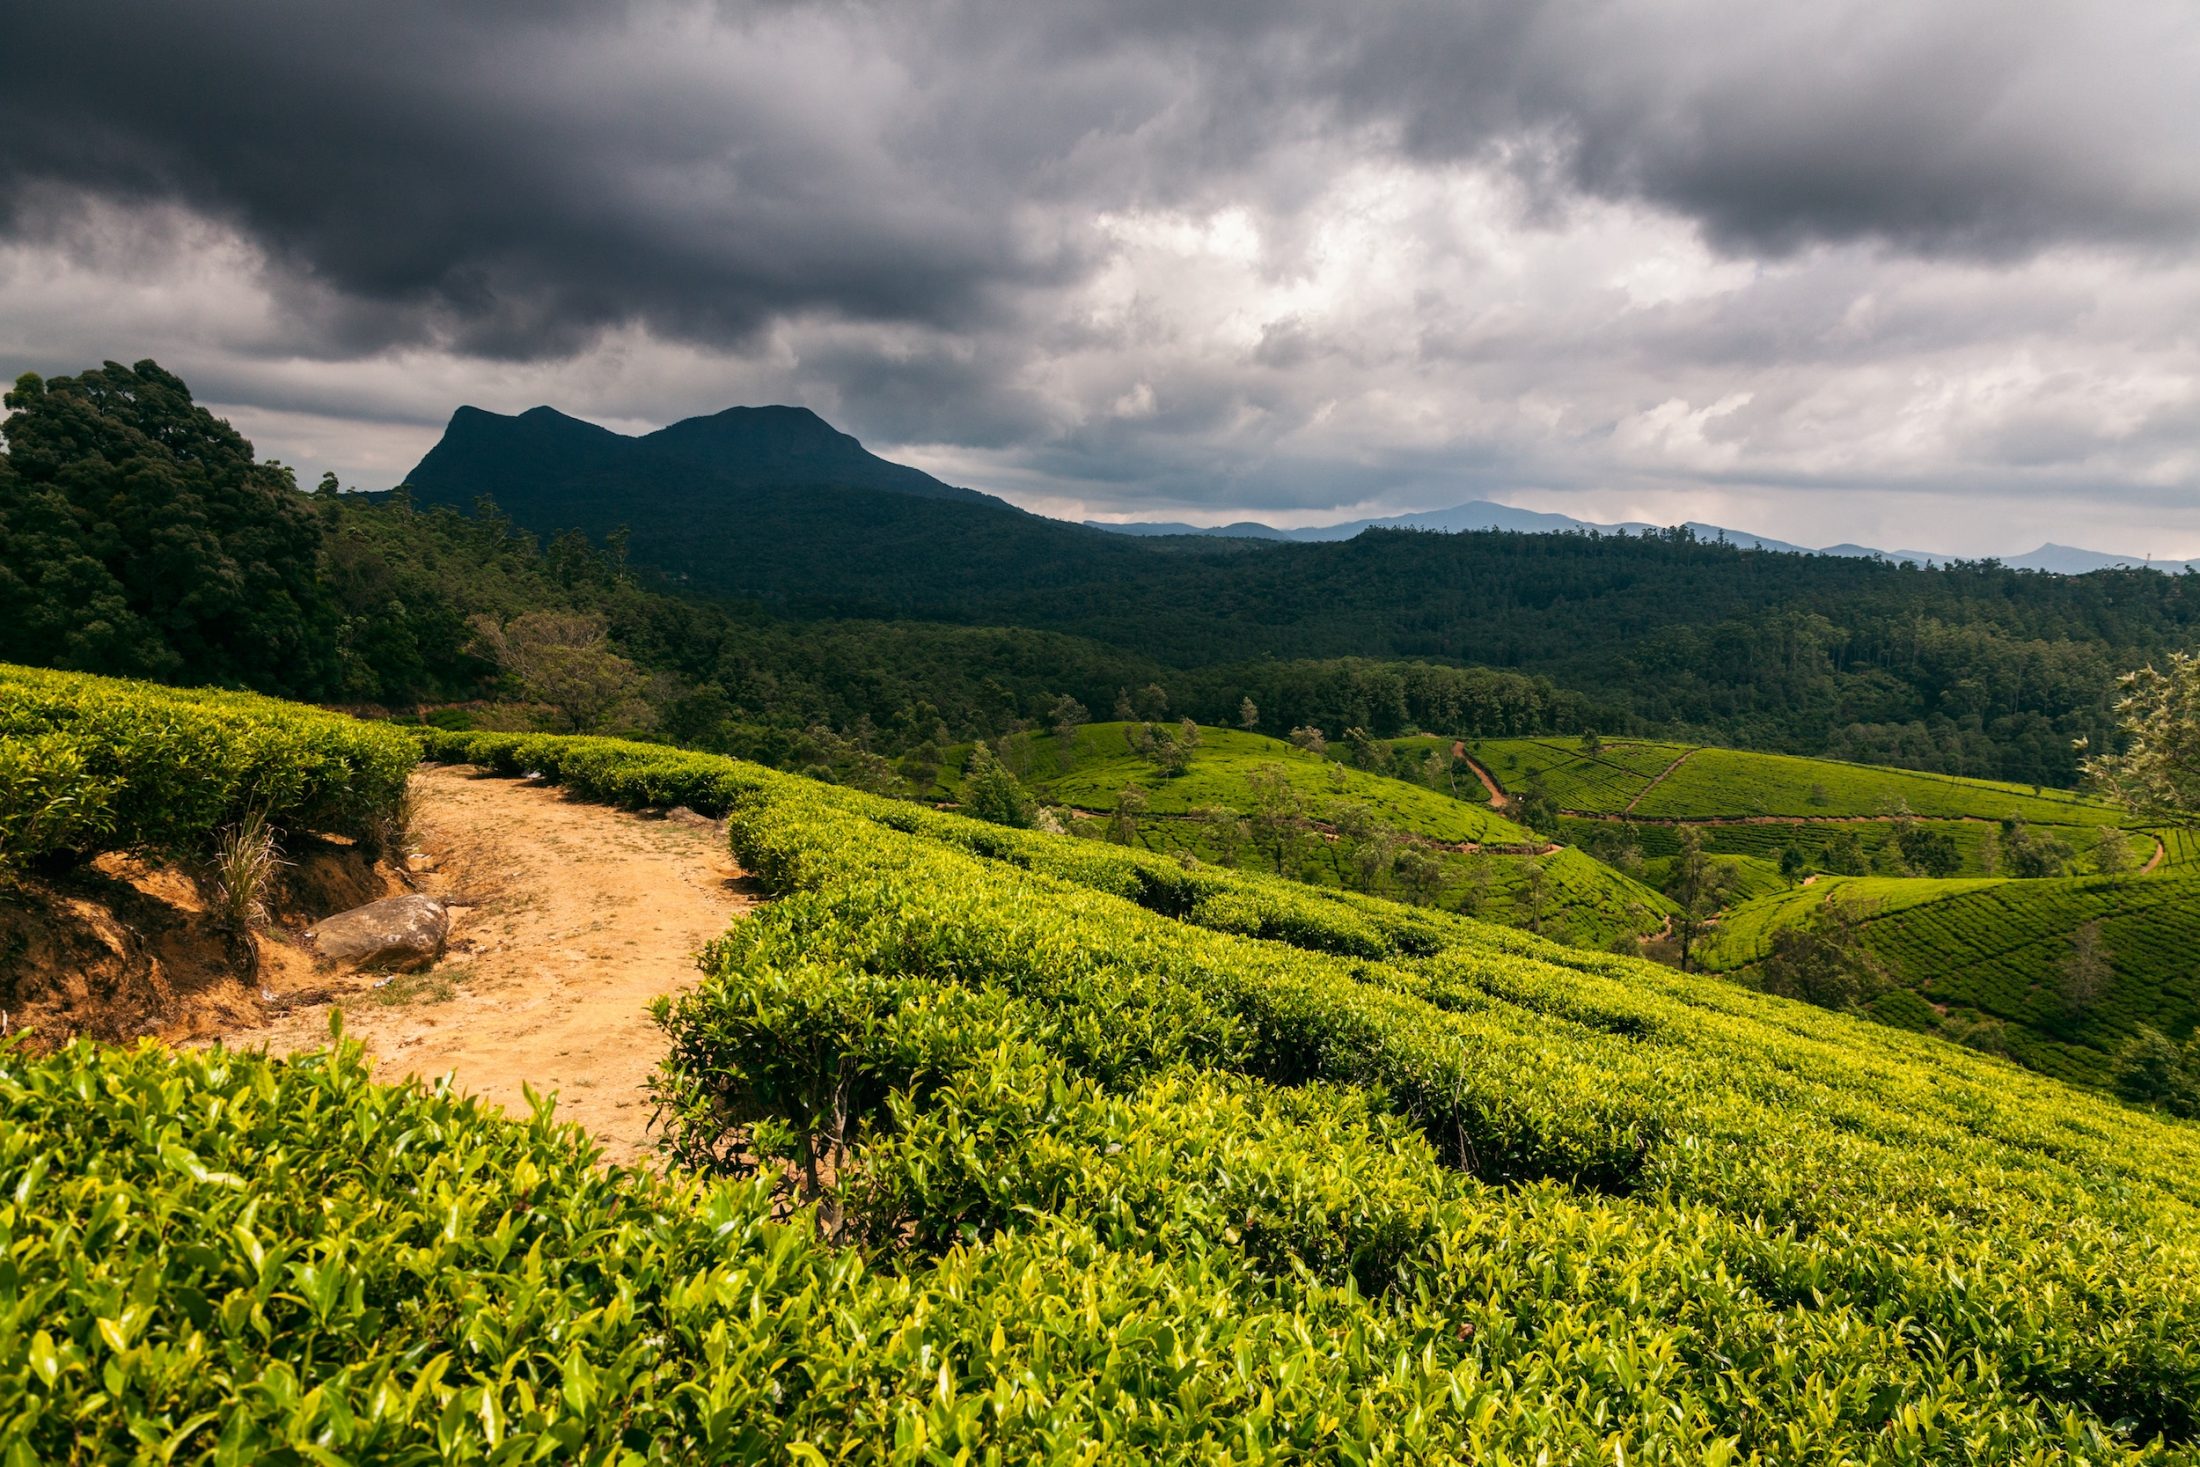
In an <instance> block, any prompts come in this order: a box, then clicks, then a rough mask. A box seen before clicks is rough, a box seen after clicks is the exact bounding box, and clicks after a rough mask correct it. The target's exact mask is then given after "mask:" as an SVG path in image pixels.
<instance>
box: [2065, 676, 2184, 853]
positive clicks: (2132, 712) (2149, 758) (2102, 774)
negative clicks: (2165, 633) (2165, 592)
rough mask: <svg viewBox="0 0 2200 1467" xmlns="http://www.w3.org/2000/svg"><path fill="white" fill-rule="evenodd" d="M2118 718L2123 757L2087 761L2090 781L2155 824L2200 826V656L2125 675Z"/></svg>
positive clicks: (2121, 688)
mask: <svg viewBox="0 0 2200 1467" xmlns="http://www.w3.org/2000/svg"><path fill="white" fill-rule="evenodd" d="M2119 687H2120V691H2121V696H2120V697H2119V698H2118V699H2117V703H2116V718H2117V721H2118V723H2119V724H2120V725H2121V728H2122V731H2123V736H2124V750H2123V752H2122V753H2120V754H2103V755H2099V756H2097V757H2094V758H2089V759H2087V760H2086V761H2085V773H2086V777H2087V778H2089V779H2091V780H2092V781H2093V782H2094V783H2095V784H2097V785H2098V786H2100V787H2101V788H2102V789H2103V790H2106V791H2107V792H2108V793H2109V794H2110V795H2112V796H2114V797H2115V798H2116V799H2118V800H2121V801H2122V802H2123V803H2124V804H2125V805H2126V806H2127V807H2129V808H2130V809H2131V810H2132V811H2134V812H2135V813H2137V814H2140V815H2143V816H2145V817H2147V818H2148V819H2151V820H2167V821H2172V822H2175V823H2177V824H2180V825H2200V654H2196V653H2190V652H2172V653H2171V654H2170V656H2169V666H2168V669H2167V670H2166V671H2165V670H2162V669H2158V668H2155V667H2153V666H2147V667H2142V668H2140V669H2139V670H2138V671H2137V672H2132V673H2126V674H2125V675H2124V678H2123V681H2122V682H2121V684H2119Z"/></svg>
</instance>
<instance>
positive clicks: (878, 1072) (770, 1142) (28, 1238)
mask: <svg viewBox="0 0 2200 1467" xmlns="http://www.w3.org/2000/svg"><path fill="white" fill-rule="evenodd" d="M420 746H421V748H422V750H423V751H424V752H425V753H426V754H427V755H428V756H429V757H432V758H436V759H443V760H454V761H458V760H463V761H468V762H475V763H480V764H485V765H487V766H489V767H490V768H492V769H494V770H496V771H499V772H502V773H506V774H519V773H537V774H540V775H542V776H544V777H545V778H548V779H552V780H555V781H559V782H561V783H563V784H565V785H566V786H568V787H569V788H570V789H571V790H572V791H573V792H574V793H576V794H578V795H581V796H584V797H588V798H594V799H599V800H605V801H610V802H614V803H618V804H623V805H628V806H666V805H674V804H683V805H687V806H689V807H691V808H694V809H697V810H700V811H704V812H706V813H710V814H716V815H723V816H725V817H726V818H727V820H728V823H729V828H730V831H731V840H732V844H733V849H734V853H735V854H736V855H737V856H738V857H739V858H740V859H741V861H742V862H743V864H744V865H745V866H746V867H747V868H748V869H749V870H750V871H752V872H753V873H755V874H756V875H757V877H758V878H759V879H760V880H761V881H763V882H764V883H765V885H766V886H767V887H768V888H769V889H770V891H771V892H772V893H773V898H774V899H773V900H772V901H770V902H769V903H767V904H766V905H764V906H763V907H761V908H759V909H758V910H757V911H756V912H755V913H754V914H752V915H750V916H749V917H747V918H745V919H743V920H742V921H741V922H739V923H738V924H736V926H735V927H734V928H733V929H732V930H731V931H729V932H728V933H727V935H726V936H725V937H724V938H723V939H722V940H721V941H720V942H718V943H717V944H716V945H715V946H714V947H713V948H712V949H711V950H710V951H709V952H708V953H707V954H706V957H705V974H704V977H703V980H702V982H701V983H700V984H699V985H698V986H696V987H695V988H693V989H691V990H689V991H688V992H686V993H685V994H683V995H681V996H679V997H678V998H676V999H668V1000H666V1001H665V1002H664V1003H662V1004H661V1005H660V1009H659V1017H660V1022H661V1024H662V1025H663V1028H664V1031H665V1036H666V1039H667V1042H668V1044H669V1050H668V1053H667V1055H666V1058H665V1062H664V1066H663V1069H662V1071H661V1073H660V1076H659V1079H658V1081H657V1087H656V1088H657V1098H658V1100H659V1102H660V1105H661V1107H662V1115H663V1117H664V1122H665V1139H666V1145H667V1156H668V1160H669V1162H670V1163H671V1164H672V1167H673V1170H672V1173H671V1175H670V1177H669V1178H668V1179H666V1180H656V1179H651V1178H648V1177H643V1176H636V1175H632V1174H626V1173H618V1172H608V1171H605V1170H601V1169H599V1168H597V1167H595V1166H593V1165H591V1164H590V1163H591V1158H590V1155H589V1153H588V1151H587V1148H586V1146H585V1145H584V1144H583V1143H582V1142H581V1140H580V1139H579V1137H578V1136H577V1135H576V1134H575V1133H573V1132H571V1131H567V1130H562V1129H560V1128H559V1127H557V1126H556V1125H555V1124H553V1123H552V1121H551V1120H550V1118H549V1116H548V1114H547V1112H542V1113H538V1114H537V1115H535V1116H534V1117H533V1118H531V1119H500V1118H497V1117H493V1116H489V1115H485V1114H483V1113H482V1112H481V1111H480V1110H478V1109H477V1108H475V1107H474V1106H473V1105H471V1104H469V1103H467V1102H463V1101H460V1100H457V1099H455V1098H453V1097H451V1096H449V1095H447V1094H441V1093H434V1092H424V1091H421V1090H419V1089H416V1088H401V1089H388V1088H383V1087H380V1086H377V1085H375V1084H373V1083H372V1082H371V1081H370V1080H369V1079H368V1078H367V1077H366V1075H365V1073H364V1072H363V1070H362V1069H361V1067H360V1066H359V1064H358V1062H357V1059H356V1057H355V1056H353V1055H351V1054H349V1053H347V1052H344V1051H342V1050H338V1051H336V1052H333V1053H331V1054H329V1055H325V1056H321V1057H317V1058H310V1059H306V1060H303V1061H298V1062H293V1063H287V1064H286V1063H275V1062H270V1061H267V1060H264V1059H260V1058H257V1057H251V1056H242V1055H236V1054H229V1053H223V1052H220V1051H215V1052H211V1053H201V1054H186V1055H174V1054H170V1053H167V1052H164V1051H162V1050H159V1049H157V1048H151V1047H148V1048H144V1049H140V1050H136V1051H128V1052H125V1051H119V1050H103V1049H98V1048H94V1047H90V1046H84V1045H79V1046H74V1047H71V1048H68V1049H66V1050H63V1051H61V1052H59V1053H57V1054H53V1055H49V1056H44V1057H35V1056H33V1055H31V1054H28V1053H26V1052H25V1051H24V1050H23V1049H22V1048H20V1047H9V1048H5V1049H0V1110H4V1114H5V1117H6V1124H5V1126H0V1157H4V1160H5V1175H6V1176H7V1177H8V1178H9V1179H10V1180H9V1182H8V1185H7V1187H6V1189H5V1191H4V1192H0V1444H4V1452H5V1456H4V1458H0V1460H6V1461H8V1462H10V1463H13V1462H97V1461H107V1460H115V1459H120V1458H151V1459H158V1460H168V1461H221V1462H260V1461H268V1462H272V1461H315V1462H350V1461H364V1460H372V1461H418V1462H433V1461H481V1462H522V1461H546V1460H558V1461H565V1460H578V1461H601V1462H644V1461H698V1460H703V1461H752V1460H787V1461H799V1462H842V1461H851V1462H860V1461H878V1462H907V1463H920V1462H922V1463H932V1462H941V1463H945V1462H958V1461H966V1462H1003V1463H1008V1462H1064V1463H1070V1462H1074V1463H1103V1462H1144V1461H1198V1462H1215V1463H1224V1462H1229V1463H1251V1462H1313V1461H1324V1462H1327V1461H1337V1462H1396V1463H1409V1462H1447V1461H1450V1462H1522V1463H1525V1462H1535V1461H1547V1462H1587V1461H1598V1462H1626V1463H1637V1462H1673V1463H1679V1462H1689V1463H1695V1462H1714V1463H1734V1462H1749V1461H1755V1462H1780V1463H1798V1464H1800V1463H1821V1462H1842V1461H1852V1462H1864V1461H1885V1462H1965V1463H2011V1462H2023V1463H2049V1462H2069V1463H2077V1462H2087V1463H2102V1462H2190V1461H2193V1460H2195V1456H2196V1453H2200V1182H2196V1180H2195V1179H2196V1178H2200V1128H2196V1127H2194V1126H2191V1125H2187V1124H2182V1123H2176V1122H2170V1121H2165V1120H2162V1119H2159V1118H2157V1117H2155V1116H2153V1115H2151V1114H2147V1113H2142V1112H2138V1111H2134V1110H2130V1109H2126V1108H2124V1107H2121V1106H2119V1105H2117V1104H2115V1103H2113V1102H2110V1101H2107V1100H2104V1099H2101V1098H2098V1097H2095V1096H2093V1095H2090V1094H2087V1093H2085V1092H2082V1091H2078V1090H2073V1089H2071V1088H2069V1087H2066V1086H2064V1085H2061V1084H2059V1083H2057V1082H2055V1081H2053V1080H2050V1079H2047V1078H2043V1077H2040V1076H2036V1075H2032V1074H2028V1073H2026V1072H2024V1071H2022V1070H2019V1069H2016V1068H2013V1067H2011V1066H2009V1065H2007V1064H2004V1063H2002V1062H2000V1061H1997V1060H1994V1059H1991V1058H1987V1057H1984V1056H1980V1055H1976V1054H1972V1053H1969V1052H1966V1051H1964V1050H1961V1049H1958V1048H1956V1047H1953V1046H1949V1045H1946V1044H1943V1043H1941V1042H1939V1041H1936V1040H1933V1039H1930V1038H1927V1037H1923V1036H1917V1035H1911V1034H1906V1033H1902V1032H1900V1031H1896V1030H1891V1029H1887V1028H1883V1027H1875V1026H1871V1025H1868V1024H1864V1023H1861V1022H1859V1021H1857V1020H1854V1019H1851V1018H1848V1017H1844V1016H1840V1015H1835V1014H1830V1013H1826V1012H1823V1011H1821V1010H1817V1009H1813V1008H1809V1007H1805V1006H1802V1005H1798V1004H1793V1003H1789V1002H1786V1001H1783V1000H1779V999H1774V998H1770V997H1767V996H1764V995H1759V994H1754V993H1749V992H1745V991H1743V990H1741V989H1739V988H1736V987H1734V986H1732V985H1730V984H1728V983H1725V982H1722V981H1720V980H1716V979H1706V978H1702V977H1694V976H1688V975H1682V974H1679V973H1676V972H1673V971H1671V970H1668V969H1665V968H1660V967H1657V966H1654V965H1650V964H1647V963H1644V962H1641V961H1639V960H1634V959H1628V958H1619V957H1608V956H1602V955H1597V954H1590V953H1584V952H1581V951H1578V950H1574V949H1568V948H1563V947H1559V946H1556V945H1554V944H1551V943H1547V942H1543V941H1540V940H1538V939H1536V938H1534V937H1532V936H1530V935H1528V934H1525V933H1520V932H1516V931H1512V930H1509V929H1505V928H1500V927H1493V926H1488V925H1484V924H1481V923H1477V922H1472V921H1468V920H1465V919H1462V918H1459V917H1456V916H1452V915H1449V914H1444V913H1439V912H1433V911H1430V910H1428V909H1425V908H1413V907H1406V906H1400V905H1396V904H1393V903H1390V902H1386V901H1382V900H1379V899H1376V898H1373V897H1370V896H1366V895H1362V894H1358V893H1349V892H1343V891H1335V890H1328V891H1324V890H1316V889H1312V888H1308V887H1305V886H1302V885H1299V884H1296V883H1292V882H1288V881H1283V880H1279V879H1277V878H1274V877H1271V876H1264V875H1258V874H1251V873H1238V872H1230V871H1222V870H1217V869H1215V868H1213V867H1211V866H1207V865H1192V866H1187V865H1186V864H1184V863H1183V862H1181V861H1179V860H1177V859H1175V858H1174V857H1172V856H1167V855H1161V854H1156V853H1152V852H1146V851H1142V850H1136V849H1126V848H1122V847H1118V846H1112V845H1107V844H1103V843H1100V842H1093V841H1078V840H1070V839H1064V838H1062V837H1059V836H1050V835H1044V834H1039V833H1035V832H1028V831H1016V830H1009V829H1005V828H1002V827H998V826H991V825H984V824H979V823H977V822H973V821H970V820H967V819H964V818H962V817H959V816H956V815H953V814H949V813H943V812H937V811H932V810H927V809H923V808H921V807H917V806H913V805H909V804H906V803H898V802H894V801H889V800H884V799H878V798H874V797H870V796H866V795H862V794H858V793H855V792H852V791H848V790H844V789H837V788H833V787H829V786H824V785H819V784H815V783H812V782H810V781H807V780H803V779H801V778H798V777H793V776H788V775H781V774H775V773H772V772H769V771H766V770H763V769H761V768H758V767H755V766H751V765H745V764H741V763H738V762H736V761H732V760H728V759H723V758H715V757H710V756H705V755H699V754H690V753H683V752H679V751H674V750H669V749H665V748H662V747H657V746H651V745H642V744H621V743H616V742H613V741H609V740H596V739H561V738H555V737H550V736H543V735H525V736H522V735H500V734H463V733H459V734H454V733H427V734H424V735H423V736H422V738H421V745H420Z"/></svg>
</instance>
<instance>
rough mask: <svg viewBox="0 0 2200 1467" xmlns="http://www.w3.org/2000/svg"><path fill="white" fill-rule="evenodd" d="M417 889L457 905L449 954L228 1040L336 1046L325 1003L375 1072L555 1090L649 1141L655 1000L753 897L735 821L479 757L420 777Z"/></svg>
mask: <svg viewBox="0 0 2200 1467" xmlns="http://www.w3.org/2000/svg"><path fill="white" fill-rule="evenodd" d="M414 790H415V799H416V801H417V803H418V807H419V813H418V815H417V817H416V819H415V824H414V830H415V838H414V847H415V849H416V850H418V851H420V852H422V853H423V854H424V855H425V856H426V857H427V858H428V860H429V861H430V862H432V869H430V870H425V871H422V872H421V873H420V874H419V875H418V876H417V877H416V880H417V882H418V884H419V887H420V889H421V890H423V891H425V892H427V893H428V894H429V895H431V896H436V897H439V898H442V899H443V900H445V901H446V902H448V903H449V904H450V905H451V908H452V917H453V925H452V934H451V935H452V942H451V951H450V953H449V955H448V956H447V957H446V959H445V960H444V962H443V963H442V965H441V966H439V967H438V968H437V969H436V970H434V971H433V972H430V973H426V974H418V975H406V976H399V977H395V978H391V979H388V980H386V981H385V980H383V979H379V978H375V977H369V976H364V975H362V976H358V977H355V978H347V979H344V980H341V983H340V989H339V991H338V992H337V993H336V995H335V997H334V1000H333V1004H332V1003H330V1002H321V1003H310V1004H305V1005H301V1006H299V1007H296V1008H293V1009H291V1010H289V1011H288V1012H287V1013H285V1014H284V1015H283V1016H282V1017H280V1018H278V1019H277V1020H276V1021H275V1022H274V1023H273V1025H271V1026H269V1027H266V1028H258V1029H250V1030H245V1031H241V1032H239V1033H235V1034H231V1035H228V1036H226V1039H227V1042H228V1043H230V1044H232V1045H238V1046H257V1045H259V1044H266V1045H267V1046H268V1047H269V1048H270V1049H272V1050H274V1051H275V1052H277V1053H289V1052H292V1051H296V1050H301V1049H310V1048H313V1047H315V1046H317V1045H320V1044H322V1043H325V1042H326V1037H327V1032H328V1020H329V1010H330V1008H331V1007H332V1006H333V1007H340V1008H341V1009H342V1010H343V1015H344V1032H345V1033H346V1034H347V1035H349V1036H350V1037H352V1038H355V1039H358V1040H360V1041H362V1042H363V1043H365V1045H366V1046H367V1049H368V1052H369V1053H370V1054H371V1055H372V1056H373V1057H374V1059H375V1067H376V1073H377V1075H378V1076H379V1077H380V1078H382V1079H385V1080H394V1079H397V1078H399V1077H400V1076H404V1075H413V1076H418V1077H421V1078H433V1077H435V1076H438V1075H441V1074H444V1073H445V1072H450V1073H452V1074H454V1075H455V1076H456V1083H457V1085H458V1088H459V1089H461V1090H463V1091H466V1092H468V1093H470V1094H477V1095H480V1096H482V1097H483V1098H485V1099H488V1100H492V1101H494V1102H496V1103H497V1104H499V1105H501V1106H503V1107H504V1108H505V1109H506V1110H507V1111H509V1112H512V1113H514V1114H522V1115H523V1114H525V1110H526V1101H525V1099H524V1097H523V1094H522V1091H521V1086H522V1085H523V1084H526V1085H531V1086H533V1087H534V1088H535V1090H536V1091H538V1092H541V1093H550V1092H555V1093H556V1095H557V1102H558V1105H557V1110H558V1115H559V1117H560V1118H561V1119H564V1120H568V1121H573V1122H576V1123H578V1124H580V1125H582V1126H585V1127H586V1128H587V1129H588V1130H589V1131H590V1132H591V1133H593V1134H594V1135H595V1136H596V1138H597V1139H598V1140H599V1141H600V1142H601V1143H602V1144H603V1147H604V1152H605V1156H606V1158H607V1159H608V1160H610V1161H614V1162H622V1163H625V1162H632V1161H634V1160H636V1159H638V1158H640V1157H642V1156H643V1155H645V1154H646V1153H647V1152H648V1150H649V1147H650V1142H651V1137H650V1135H649V1133H648V1123H649V1114H650V1112H649V1102H648V1098H647V1096H646V1095H645V1094H644V1091H643V1086H644V1083H645V1082H646V1080H647V1079H648V1077H649V1074H650V1072H651V1070H652V1069H653V1068H655V1066H656V1063H657V1059H658V1057H659V1055H661V1054H662V1053H663V1050H664V1044H663V1041H662V1037H661V1036H660V1035H659V1033H658V1031H657V1028H656V1026H655V1025H654V1024H652V1023H651V1022H650V1019H649V1014H648V1005H649V1002H650V1000H651V999H653V998H655V997H657V996H658V995H659V994H663V993H669V992H672V991H673V990H675V989H678V988H682V987H685V986H686V985H687V984H688V983H690V982H692V981H693V980H694V979H695V977H696V976H697V975H696V970H695V963H694V955H695V953H696V951H697V949H699V948H700V947H701V946H702V945H703V944H704V943H706V942H708V941H709V940H710V939H712V938H714V937H716V936H718V935H719V934H720V933H722V932H724V931H725V929H726V927H727V925H728V924H729V923H730V922H731V921H732V920H733V919H734V918H735V917H736V916H737V915H739V914H740V913H741V912H742V911H744V910H746V909H747V908H748V907H750V906H751V905H753V904H754V897H753V896H752V895H751V891H750V884H749V882H748V881H747V879H746V878H745V877H744V875H743V874H742V872H741V871H740V870H739V869H738V868H737V867H736V866H735V865H734V864H733V861H732V857H731V856H730V854H729V853H728V852H727V850H726V846H725V840H724V833H723V831H722V829H721V828H720V827H719V826H718V825H717V824H716V823H715V822H710V821H704V820H701V819H700V818H693V819H652V818H649V817H645V816H640V815H633V814H629V813H626V812H624V811H619V810H613V809H609V808H606V807H604V806H601V805H589V804H583V803H580V802H578V801H574V800H568V799H567V798H565V797H564V796H563V795H562V794H560V793H559V792H558V791H557V790H555V789H552V788H548V787H545V786H542V785H539V784H533V783H529V782H526V781H522V780H510V779H500V778H495V777H490V776H485V775H481V774H478V773H476V772H475V771H472V770H466V769H454V768H440V767H432V766H430V767H424V768H423V769H422V770H421V771H420V772H419V773H418V774H416V775H415V776H414Z"/></svg>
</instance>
